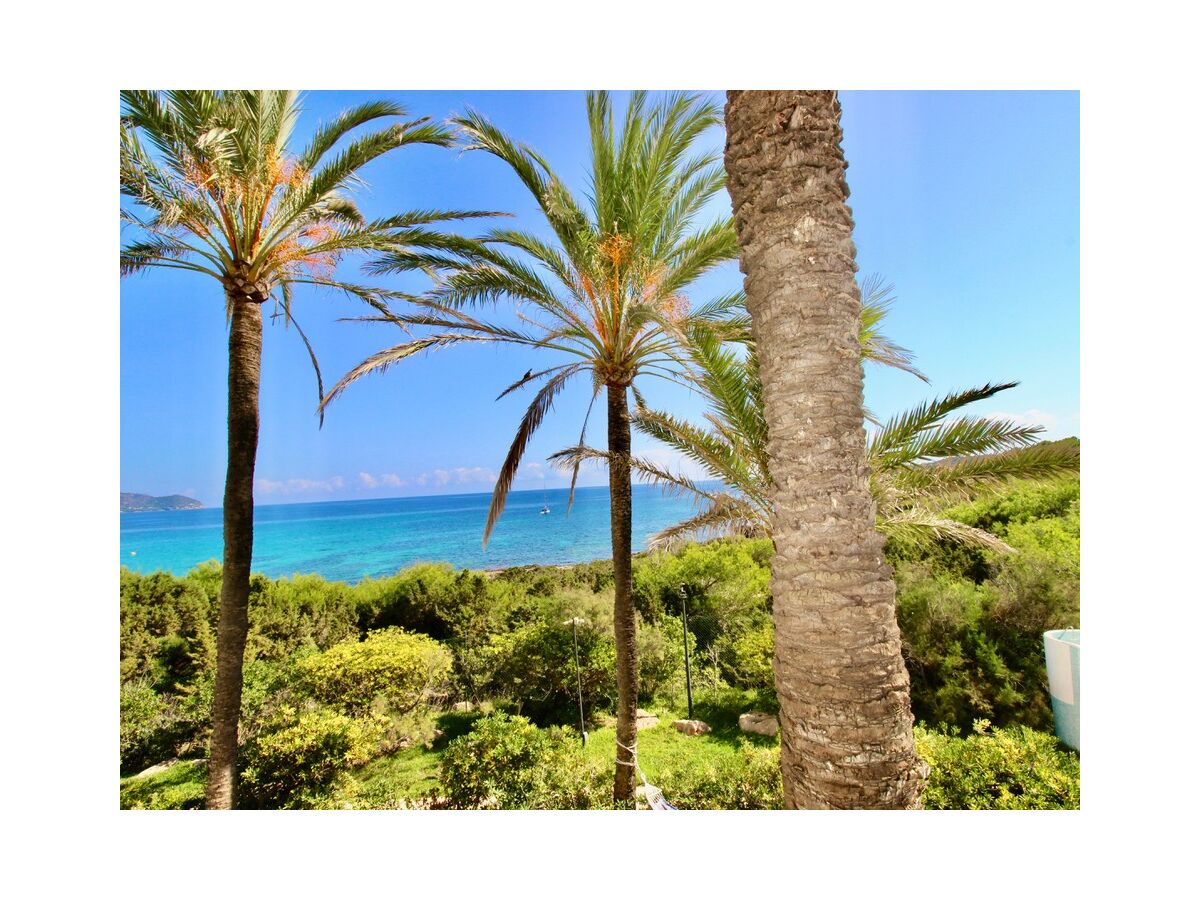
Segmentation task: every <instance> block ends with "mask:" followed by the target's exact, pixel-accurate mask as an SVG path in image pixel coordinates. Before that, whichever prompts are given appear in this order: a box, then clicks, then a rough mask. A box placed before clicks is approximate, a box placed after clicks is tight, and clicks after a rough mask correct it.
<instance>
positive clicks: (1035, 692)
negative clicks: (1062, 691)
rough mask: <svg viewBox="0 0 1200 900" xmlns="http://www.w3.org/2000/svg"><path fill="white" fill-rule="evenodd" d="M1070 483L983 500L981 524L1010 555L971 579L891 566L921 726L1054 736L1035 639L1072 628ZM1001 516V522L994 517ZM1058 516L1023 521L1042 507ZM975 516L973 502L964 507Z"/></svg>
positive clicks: (1074, 578) (923, 566) (1074, 564)
mask: <svg viewBox="0 0 1200 900" xmlns="http://www.w3.org/2000/svg"><path fill="white" fill-rule="evenodd" d="M1073 496H1077V488H1076V489H1075V490H1074V491H1073V490H1072V489H1071V485H1070V484H1068V485H1066V486H1061V485H1060V486H1054V485H1051V486H1043V487H1040V488H1037V489H1034V488H1027V489H1025V490H1024V491H1023V492H1020V493H1018V494H1017V499H1021V498H1024V502H1022V503H1017V502H1016V500H1012V499H1009V500H1006V501H1002V500H1001V499H997V500H993V501H989V502H988V504H986V505H985V506H984V508H986V509H988V510H991V512H988V513H987V514H986V515H981V516H980V520H981V521H986V522H987V524H989V526H991V527H994V528H996V529H997V531H998V532H1000V533H1001V536H1002V537H1004V538H1005V540H1007V541H1008V542H1009V543H1010V544H1011V545H1012V546H1013V547H1014V548H1015V549H1016V550H1017V553H1015V554H997V553H988V554H984V556H983V563H984V568H985V570H986V575H987V577H986V578H984V579H983V580H982V581H979V582H976V581H974V580H972V579H971V578H969V577H964V576H963V575H961V574H956V573H954V572H950V571H947V570H946V568H945V565H944V559H932V560H929V561H922V562H914V561H904V562H901V563H899V564H898V566H897V568H896V584H897V595H896V617H897V621H898V622H899V625H900V632H901V635H902V637H903V640H904V655H905V661H906V662H907V664H908V670H909V675H910V677H911V679H912V704H913V713H914V714H915V715H916V717H917V719H918V720H919V721H924V722H927V723H930V724H936V723H945V724H947V725H951V726H954V727H957V728H959V729H961V730H964V731H965V730H969V729H970V727H971V723H972V721H974V720H975V719H981V718H987V719H990V720H991V721H993V722H995V723H996V724H997V725H1001V726H1007V725H1010V724H1022V725H1029V726H1031V727H1033V728H1038V729H1041V730H1052V729H1053V716H1052V713H1051V709H1050V702H1049V694H1048V691H1047V688H1046V674H1045V671H1046V670H1045V658H1044V655H1043V647H1042V633H1043V632H1045V631H1050V630H1052V629H1056V628H1069V627H1077V626H1078V624H1079V507H1078V503H1077V502H1076V501H1075V500H1070V499H1069V498H1071V497H1073ZM996 508H1001V509H1002V510H1003V515H1001V513H1000V512H997V511H996ZM1047 508H1049V509H1055V510H1057V509H1060V508H1063V509H1065V511H1064V512H1063V514H1062V515H1061V516H1059V517H1057V518H1050V519H1036V518H1031V516H1033V515H1035V513H1036V512H1037V511H1041V510H1044V509H1047ZM964 509H965V510H966V511H965V512H962V513H961V514H962V515H963V517H964V518H969V519H975V518H976V513H975V511H974V510H975V505H973V506H972V507H970V508H964Z"/></svg>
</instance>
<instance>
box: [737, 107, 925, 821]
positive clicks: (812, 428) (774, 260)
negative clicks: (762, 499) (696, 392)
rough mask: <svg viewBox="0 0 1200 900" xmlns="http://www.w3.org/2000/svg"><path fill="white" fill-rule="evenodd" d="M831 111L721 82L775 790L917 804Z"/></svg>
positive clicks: (840, 802) (919, 778)
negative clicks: (766, 513) (776, 734)
mask: <svg viewBox="0 0 1200 900" xmlns="http://www.w3.org/2000/svg"><path fill="white" fill-rule="evenodd" d="M840 115H841V109H840V106H839V104H838V101H837V95H836V93H835V92H832V91H730V92H729V96H728V103H727V104H726V111H725V120H726V127H727V134H728V136H727V143H726V147H725V168H726V170H727V172H728V175H729V181H728V184H729V193H730V195H731V196H732V198H733V210H734V218H735V223H736V226H737V232H738V241H739V243H740V246H741V268H742V271H743V273H744V274H745V285H746V296H747V304H748V306H749V309H750V314H751V316H752V318H753V322H754V326H753V327H754V337H755V340H756V342H757V346H758V358H759V362H760V366H761V374H762V382H763V399H764V405H765V407H766V416H767V424H768V428H769V443H768V447H769V451H770V468H771V476H772V480H773V482H774V485H773V487H772V501H773V506H774V520H773V530H774V537H775V550H776V552H775V558H774V562H773V564H772V582H771V589H772V592H773V596H774V610H775V611H774V615H775V684H776V688H777V691H778V694H779V702H780V718H781V726H782V750H781V763H782V767H783V783H784V800H785V803H786V805H787V806H788V807H789V808H792V809H797V808H799V809H831V808H832V809H845V808H913V807H917V806H919V804H920V792H921V786H922V784H923V779H924V776H925V774H926V772H927V769H926V767H925V765H924V763H922V762H921V760H920V759H919V757H917V756H916V754H915V751H914V749H913V736H912V721H913V719H912V713H911V711H910V707H909V692H908V688H909V680H908V672H907V670H906V669H905V667H904V660H903V658H902V657H901V654H900V633H899V630H898V628H897V627H896V613H895V586H894V585H893V583H892V580H891V570H890V568H889V567H888V566H887V565H886V564H885V563H884V560H883V538H882V536H881V535H880V534H879V533H878V532H877V531H876V530H875V506H874V503H873V501H872V499H871V495H870V493H869V492H868V488H867V474H868V469H867V463H866V447H865V433H864V431H863V407H862V400H863V397H862V381H863V373H862V364H861V362H860V356H859V347H858V341H857V334H858V317H859V308H860V302H861V301H860V298H859V294H858V288H857V286H856V284H855V280H854V273H855V271H856V269H857V267H856V265H855V263H854V244H853V241H852V239H851V230H852V227H853V221H852V219H851V215H850V209H849V208H848V207H847V205H846V200H847V198H848V196H849V190H848V189H847V187H846V178H845V169H846V163H845V159H844V157H843V156H842V150H841V138H842V131H841V125H840Z"/></svg>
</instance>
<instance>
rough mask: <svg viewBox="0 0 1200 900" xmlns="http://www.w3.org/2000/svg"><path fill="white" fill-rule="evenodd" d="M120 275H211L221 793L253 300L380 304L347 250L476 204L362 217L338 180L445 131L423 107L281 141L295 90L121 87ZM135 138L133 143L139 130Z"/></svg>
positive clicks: (255, 385) (245, 513) (235, 674)
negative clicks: (303, 293) (222, 358)
mask: <svg viewBox="0 0 1200 900" xmlns="http://www.w3.org/2000/svg"><path fill="white" fill-rule="evenodd" d="M121 103H122V114H121V153H120V159H121V194H122V196H123V198H125V200H124V201H123V203H122V209H121V221H122V227H123V228H127V229H128V230H129V231H130V232H131V233H132V235H131V237H130V238H129V239H128V240H126V241H124V242H123V246H122V248H121V275H122V276H125V275H131V274H133V273H136V272H141V271H144V270H146V269H149V268H164V269H175V270H180V271H184V272H191V273H196V274H200V275H207V276H209V277H211V278H213V279H215V280H216V281H218V282H219V283H220V285H221V288H222V291H223V293H224V295H225V316H226V320H227V321H228V323H229V411H228V429H229V455H228V468H227V470H226V480H225V498H224V545H225V549H224V564H223V567H222V571H221V605H220V622H219V626H218V637H217V674H216V686H215V698H214V701H213V716H212V737H211V744H210V757H209V779H208V788H207V797H206V802H207V805H208V807H209V808H210V809H211V808H222V809H226V808H231V807H232V806H233V804H234V799H235V798H234V782H235V766H236V760H237V726H238V714H239V710H240V707H241V691H242V661H243V656H244V652H245V644H246V630H247V600H248V597H249V590H250V563H251V556H252V550H253V541H254V495H253V489H254V463H255V456H256V453H257V449H258V394H259V372H260V363H261V356H262V340H263V320H262V305H263V304H264V303H266V302H267V301H268V300H274V302H275V304H276V307H277V312H276V315H279V316H282V317H283V319H284V323H285V326H286V325H290V326H293V327H295V329H296V333H297V334H298V335H299V336H300V339H301V340H302V341H303V342H304V344H305V347H306V348H307V349H308V352H309V356H310V358H311V359H312V362H313V366H314V368H315V369H316V375H317V393H318V397H320V395H321V394H322V393H323V388H322V385H321V374H320V369H319V368H317V360H316V356H315V354H314V353H313V348H312V346H311V344H310V343H309V341H308V339H307V337H306V336H305V335H304V332H303V331H302V330H301V329H300V326H299V325H298V324H297V323H296V321H295V319H294V317H293V315H292V292H293V289H294V288H295V287H296V286H298V285H311V286H316V287H323V288H331V289H334V290H338V291H342V292H345V293H346V294H348V295H350V296H353V297H356V298H358V299H360V300H363V301H365V302H367V303H369V304H371V305H372V306H374V307H376V308H378V309H386V294H384V293H383V292H381V291H377V290H375V289H373V288H370V287H366V286H363V285H360V284H354V283H350V282H346V281H343V280H341V279H340V278H339V277H338V276H337V275H336V273H335V269H336V266H337V263H338V262H339V260H341V259H342V257H343V256H345V255H346V254H347V253H352V252H358V251H364V250H381V249H385V248H389V247H396V246H400V247H411V248H413V250H412V252H414V253H415V252H417V250H418V249H421V250H424V251H427V252H430V253H432V254H433V255H435V256H436V255H438V254H441V253H447V252H449V253H453V252H456V251H458V250H461V249H462V247H463V246H464V242H463V241H462V240H461V239H458V238H455V237H453V236H449V235H442V234H438V233H437V232H435V231H431V230H430V229H429V228H427V227H426V226H428V225H430V224H431V223H436V222H440V221H445V220H449V219H457V218H462V217H464V216H472V215H482V214H481V213H462V212H436V211H420V212H414V213H406V214H403V215H398V216H392V217H389V218H385V219H375V220H371V221H368V220H366V219H364V218H363V216H362V214H361V213H360V212H359V210H358V208H357V207H356V206H355V204H354V203H353V201H352V200H350V199H349V197H348V196H346V194H345V193H344V191H345V189H346V188H348V187H350V186H352V185H354V184H355V183H356V182H357V181H358V179H359V174H360V172H361V170H362V168H363V167H364V166H365V165H367V163H369V162H371V161H372V160H374V159H377V158H379V157H380V156H383V155H384V154H386V153H388V152H389V151H391V150H395V149H397V148H399V147H403V146H406V145H408V144H436V145H439V146H446V145H448V144H449V143H450V142H451V140H452V135H451V134H450V132H449V131H448V130H447V129H445V128H443V127H441V126H438V125H434V124H430V123H429V122H428V120H427V119H416V120H412V121H406V122H399V123H397V124H392V125H389V126H387V127H385V128H381V129H379V130H376V131H372V132H370V133H367V134H365V135H362V136H360V137H357V138H355V139H354V140H352V141H350V142H349V143H348V144H346V145H344V148H343V149H342V150H341V151H340V152H338V153H336V154H335V153H334V150H335V148H336V147H337V146H338V145H339V144H341V143H342V140H343V138H346V137H347V136H348V135H349V134H350V133H351V132H352V131H354V130H355V129H356V128H358V127H359V126H362V125H366V124H368V123H371V122H375V121H378V120H381V119H396V118H397V117H401V116H404V115H405V111H404V109H403V108H402V107H400V106H398V105H397V104H395V103H391V102H389V101H375V102H371V103H365V104H363V105H361V106H357V107H355V108H353V109H350V110H347V111H346V112H344V113H342V114H341V115H340V116H339V117H337V118H336V119H335V120H334V121H332V122H330V123H329V124H327V125H324V126H322V127H320V128H318V129H317V131H316V134H315V135H314V136H313V137H312V139H311V140H310V141H309V143H308V145H307V146H306V147H305V148H304V149H303V150H301V151H300V152H299V153H298V154H297V153H293V152H291V151H290V150H289V144H290V143H291V141H292V138H293V131H294V129H295V126H296V122H297V119H298V117H299V115H300V111H301V108H300V101H299V95H298V93H297V92H295V91H166V92H159V91H122V92H121ZM143 139H144V140H145V141H146V142H147V144H148V145H149V146H148V147H147V144H144V143H143Z"/></svg>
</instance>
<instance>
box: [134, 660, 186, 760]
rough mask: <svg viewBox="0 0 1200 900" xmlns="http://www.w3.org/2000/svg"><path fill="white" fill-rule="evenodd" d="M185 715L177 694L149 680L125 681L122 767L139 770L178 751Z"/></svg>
mask: <svg viewBox="0 0 1200 900" xmlns="http://www.w3.org/2000/svg"><path fill="white" fill-rule="evenodd" d="M181 718H182V717H181V715H180V711H179V707H178V703H176V702H175V700H174V698H171V697H167V696H163V695H160V694H159V693H158V692H156V691H155V690H154V688H153V686H152V685H151V684H150V683H149V681H148V680H145V679H139V680H136V681H127V682H125V683H124V684H122V685H121V771H122V772H137V771H138V770H140V769H144V768H145V767H146V766H149V765H153V764H154V763H157V762H161V761H163V760H164V759H167V758H168V757H170V756H173V755H174V754H175V745H176V743H177V741H178V740H179V739H180V732H181V727H180V726H181Z"/></svg>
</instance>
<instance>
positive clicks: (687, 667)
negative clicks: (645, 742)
mask: <svg viewBox="0 0 1200 900" xmlns="http://www.w3.org/2000/svg"><path fill="white" fill-rule="evenodd" d="M679 595H680V596H681V597H682V598H683V671H684V675H685V676H686V678H687V698H688V718H689V719H691V718H692V657H691V651H690V650H689V648H688V618H687V585H686V584H681V585H680V586H679Z"/></svg>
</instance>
